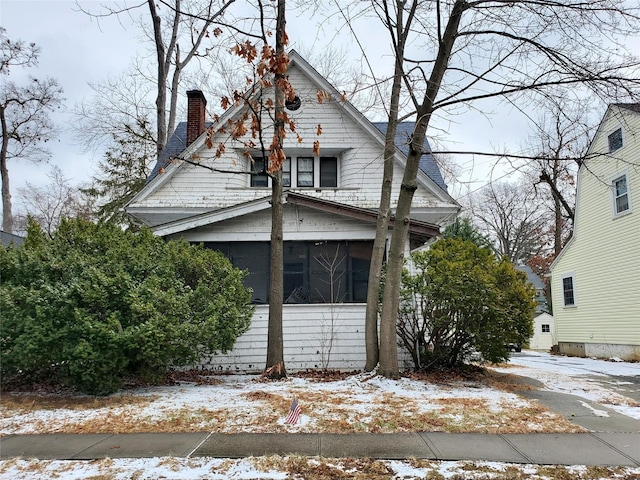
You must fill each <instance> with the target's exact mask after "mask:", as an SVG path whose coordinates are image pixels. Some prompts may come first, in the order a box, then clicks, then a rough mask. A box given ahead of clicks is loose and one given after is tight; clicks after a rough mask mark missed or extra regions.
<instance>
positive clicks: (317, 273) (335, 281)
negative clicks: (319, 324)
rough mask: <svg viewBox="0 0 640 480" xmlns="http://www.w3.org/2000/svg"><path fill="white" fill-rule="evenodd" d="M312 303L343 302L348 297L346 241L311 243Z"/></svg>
mask: <svg viewBox="0 0 640 480" xmlns="http://www.w3.org/2000/svg"><path fill="white" fill-rule="evenodd" d="M309 252H310V255H309V256H310V264H311V271H310V276H309V286H310V295H309V297H310V302H311V303H342V302H346V301H347V300H348V298H347V282H348V278H347V265H348V255H347V249H346V244H345V243H344V242H316V243H311V244H310V245H309Z"/></svg>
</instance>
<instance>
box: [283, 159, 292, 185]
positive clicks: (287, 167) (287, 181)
mask: <svg viewBox="0 0 640 480" xmlns="http://www.w3.org/2000/svg"><path fill="white" fill-rule="evenodd" d="M282 186H283V187H290V186H291V158H290V157H287V158H285V159H284V162H282Z"/></svg>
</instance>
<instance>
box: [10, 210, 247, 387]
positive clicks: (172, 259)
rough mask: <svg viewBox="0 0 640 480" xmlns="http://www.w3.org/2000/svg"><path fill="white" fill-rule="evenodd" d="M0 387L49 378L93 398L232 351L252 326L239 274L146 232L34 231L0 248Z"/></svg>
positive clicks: (210, 256)
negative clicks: (129, 380)
mask: <svg viewBox="0 0 640 480" xmlns="http://www.w3.org/2000/svg"><path fill="white" fill-rule="evenodd" d="M0 269H1V272H2V276H1V279H0V311H1V314H2V327H1V332H0V348H1V359H0V368H1V371H0V374H1V375H2V382H3V385H5V384H6V383H7V382H11V381H15V380H16V379H20V380H23V381H41V380H43V379H45V380H49V381H51V380H53V381H55V382H57V383H60V384H64V385H69V386H72V387H74V388H76V389H78V390H80V391H82V392H85V393H91V394H108V393H110V392H114V391H116V390H117V389H118V388H119V387H120V386H121V385H122V382H123V380H124V379H126V378H128V377H131V376H133V377H137V378H141V379H144V380H154V379H157V378H158V377H160V376H161V375H163V374H164V373H165V372H166V370H167V369H168V368H169V367H171V366H180V365H187V364H189V363H193V362H196V361H198V360H199V359H200V358H201V357H202V356H203V355H207V354H211V353H215V352H225V351H227V350H229V349H231V348H232V347H233V345H234V343H235V340H236V338H237V337H238V336H239V335H241V334H242V333H244V332H245V331H246V330H247V329H248V327H249V324H250V321H251V316H252V313H253V307H252V306H251V305H250V302H251V293H250V291H248V290H247V289H246V288H245V287H244V286H243V284H242V280H243V278H244V276H245V272H243V271H241V270H238V269H236V268H234V267H233V266H232V265H231V263H230V262H229V261H228V260H227V259H226V258H225V257H224V256H223V255H221V254H220V253H218V252H215V251H212V250H207V249H205V248H203V247H201V246H194V245H189V244H188V243H187V242H184V241H169V242H165V241H164V240H162V239H161V238H158V237H155V236H154V235H153V234H152V233H151V232H149V231H147V230H142V231H140V232H139V233H135V234H134V233H129V232H123V231H122V230H121V229H119V228H118V227H116V226H113V225H95V224H91V223H86V222H81V221H76V220H74V221H67V222H63V223H62V224H61V225H60V227H59V229H58V231H57V232H56V234H55V235H54V237H53V239H49V238H48V237H47V236H46V235H45V234H44V233H43V232H42V230H40V228H39V227H38V226H37V225H35V224H31V225H30V227H29V232H28V235H27V238H26V240H25V243H24V245H23V246H22V247H20V248H9V249H4V248H0Z"/></svg>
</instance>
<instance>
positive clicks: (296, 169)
mask: <svg viewBox="0 0 640 480" xmlns="http://www.w3.org/2000/svg"><path fill="white" fill-rule="evenodd" d="M339 165H340V164H339V161H338V157H314V156H300V157H287V158H286V159H285V161H284V162H283V163H282V186H283V187H286V188H290V187H294V188H338V183H339V171H338V170H339ZM250 170H251V181H250V183H249V185H250V186H251V187H254V188H267V187H268V186H269V185H271V180H269V176H268V175H267V173H266V172H265V163H264V160H263V158H262V157H256V158H254V160H253V164H251V165H250Z"/></svg>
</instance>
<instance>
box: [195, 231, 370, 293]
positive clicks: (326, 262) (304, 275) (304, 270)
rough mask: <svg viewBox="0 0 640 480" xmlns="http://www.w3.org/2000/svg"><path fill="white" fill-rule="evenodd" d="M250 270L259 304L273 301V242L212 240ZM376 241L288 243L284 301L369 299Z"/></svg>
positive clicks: (249, 282) (209, 245)
mask: <svg viewBox="0 0 640 480" xmlns="http://www.w3.org/2000/svg"><path fill="white" fill-rule="evenodd" d="M205 246H206V247H207V248H212V249H214V250H218V251H220V252H222V253H223V254H224V255H226V256H227V257H228V258H229V259H230V260H231V262H232V263H233V264H234V265H235V266H236V267H239V268H242V269H246V270H248V271H249V275H248V276H247V277H246V278H245V286H246V287H250V288H251V289H252V290H253V298H252V300H253V303H257V304H265V303H268V302H269V271H270V257H269V243H268V242H209V243H205ZM372 249H373V242H371V241H349V242H347V241H343V242H329V241H327V242H325V241H320V242H284V251H283V254H284V262H283V263H284V265H283V267H284V278H283V280H284V289H283V290H284V291H283V301H284V303H354V302H366V301H367V284H368V280H369V264H370V262H371V251H372Z"/></svg>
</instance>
